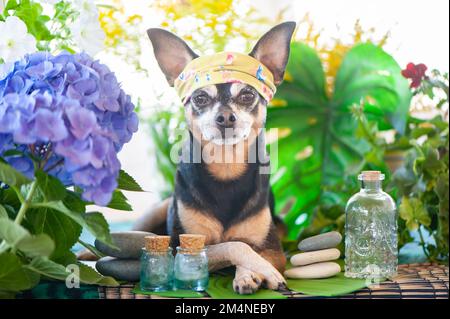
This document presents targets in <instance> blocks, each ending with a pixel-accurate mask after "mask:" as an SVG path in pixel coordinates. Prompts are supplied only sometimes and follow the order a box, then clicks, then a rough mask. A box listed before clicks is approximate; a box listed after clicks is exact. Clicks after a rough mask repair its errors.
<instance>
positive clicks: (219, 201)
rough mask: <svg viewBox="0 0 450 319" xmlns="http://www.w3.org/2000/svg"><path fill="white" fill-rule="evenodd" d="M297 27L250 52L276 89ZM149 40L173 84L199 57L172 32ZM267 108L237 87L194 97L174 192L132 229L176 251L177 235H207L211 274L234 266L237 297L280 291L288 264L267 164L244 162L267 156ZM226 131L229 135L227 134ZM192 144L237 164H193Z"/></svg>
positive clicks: (188, 104)
mask: <svg viewBox="0 0 450 319" xmlns="http://www.w3.org/2000/svg"><path fill="white" fill-rule="evenodd" d="M294 29H295V23H293V22H286V23H283V24H280V25H278V26H276V27H274V28H273V29H271V30H270V31H269V32H268V33H266V34H265V35H264V36H263V37H262V38H261V39H260V40H259V41H258V43H257V44H256V46H255V47H254V49H253V50H252V52H251V53H250V56H252V57H253V58H255V59H257V60H259V61H260V62H261V63H262V64H263V65H264V66H265V67H267V69H269V70H270V72H271V73H272V75H273V82H274V84H275V85H278V84H280V83H281V82H282V80H283V76H284V71H285V67H286V64H287V61H288V57H289V47H290V41H291V37H292V34H293V31H294ZM148 35H149V37H150V40H151V42H152V45H153V49H154V53H155V57H156V59H157V61H158V63H159V65H160V67H161V70H162V71H163V72H164V74H165V76H166V78H167V80H168V81H169V83H170V84H171V85H173V83H174V81H175V79H177V77H179V75H180V73H181V72H182V71H183V69H184V68H185V66H186V65H187V64H188V63H189V62H190V61H191V60H193V59H195V58H197V55H196V54H195V53H194V52H193V51H192V50H191V49H190V48H189V46H188V45H187V44H186V43H185V42H184V41H183V40H181V39H180V38H178V37H177V36H175V35H173V34H172V33H170V32H167V31H164V30H162V29H150V30H149V31H148ZM266 104H267V102H266V100H265V99H264V98H263V97H262V96H261V94H259V93H258V91H257V90H256V89H255V88H254V87H252V86H251V85H248V84H246V83H242V82H240V83H223V84H215V85H208V86H205V87H202V88H199V89H197V90H196V91H194V92H193V93H192V95H191V96H190V98H189V99H188V100H186V101H185V105H184V107H185V114H186V119H187V124H188V127H189V131H190V132H189V133H190V134H189V136H190V138H189V139H188V141H187V142H186V147H185V149H186V150H188V153H189V152H191V153H189V154H190V155H189V156H187V160H182V161H181V162H180V163H179V165H178V170H177V173H176V187H175V193H174V194H173V196H172V197H171V198H169V199H167V200H165V201H164V202H163V203H162V204H161V205H160V206H159V207H158V208H157V209H155V210H153V211H152V212H150V213H148V214H146V215H145V216H144V217H142V218H141V219H140V220H139V221H138V222H137V223H136V225H135V227H134V229H135V230H145V231H152V232H155V233H163V232H165V231H164V230H165V229H166V231H167V232H168V233H169V234H170V236H171V237H172V246H177V244H178V235H179V234H181V233H191V234H203V235H205V236H206V244H207V245H208V258H209V264H210V269H211V270H217V269H220V268H224V267H228V266H236V275H235V278H234V282H233V286H234V289H235V291H236V292H238V293H241V294H248V293H253V292H255V291H256V290H257V289H258V288H259V287H260V286H261V285H264V286H266V287H268V288H270V289H279V288H280V287H283V285H284V284H285V280H284V278H283V276H282V275H281V273H280V272H282V271H283V270H284V267H285V264H286V258H285V256H284V254H283V251H282V248H281V244H280V240H279V237H278V235H277V230H276V226H275V223H274V218H273V213H274V205H273V195H272V192H271V188H270V185H269V174H262V173H261V169H262V168H264V167H265V166H267V165H269V163H268V161H267V160H265V159H264V156H262V157H261V156H256V160H254V161H250V160H248V159H249V155H248V154H249V153H250V150H251V151H252V152H256V153H258V154H264V155H265V144H264V126H265V120H266V107H267V105H266ZM227 129H230V130H231V131H232V132H233V134H232V135H228V133H227V132H226V131H227ZM196 146H198V147H200V149H201V150H203V151H204V150H205V148H206V147H209V150H208V153H210V154H213V155H214V156H215V158H216V159H217V157H220V158H221V159H223V157H225V156H226V155H225V154H226V153H228V154H229V153H230V152H231V153H232V155H233V157H232V158H234V159H241V160H232V161H225V160H223V161H205V160H204V159H202V160H200V162H195V161H193V160H192V159H193V158H192V149H195V147H196ZM203 153H204V152H203ZM203 153H202V154H203ZM261 158H262V159H263V160H261ZM242 159H243V160H242ZM161 226H162V229H161V228H159V229H158V227H161ZM164 228H165V229H164Z"/></svg>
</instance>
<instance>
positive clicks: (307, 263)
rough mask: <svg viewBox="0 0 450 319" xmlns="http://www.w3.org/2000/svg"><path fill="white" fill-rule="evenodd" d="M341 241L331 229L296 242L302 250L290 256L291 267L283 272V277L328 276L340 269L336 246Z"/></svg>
mask: <svg viewBox="0 0 450 319" xmlns="http://www.w3.org/2000/svg"><path fill="white" fill-rule="evenodd" d="M341 241H342V236H341V234H340V233H338V232H336V231H333V232H329V233H325V234H320V235H317V236H313V237H309V238H306V239H304V240H302V241H301V242H300V243H299V244H298V248H299V250H300V251H302V252H301V253H299V254H296V255H294V256H292V257H291V264H292V266H293V268H291V269H288V270H286V271H285V272H284V275H285V277H287V278H294V279H318V278H328V277H332V276H334V275H336V274H337V273H339V272H340V271H341V267H340V266H339V264H337V263H336V262H334V261H335V260H337V259H339V257H340V251H339V250H338V249H337V248H336V246H338V245H339V243H340V242H341Z"/></svg>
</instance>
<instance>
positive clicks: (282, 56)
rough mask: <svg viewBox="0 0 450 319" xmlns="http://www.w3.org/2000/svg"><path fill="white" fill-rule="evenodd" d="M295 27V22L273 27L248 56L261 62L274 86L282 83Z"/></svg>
mask: <svg viewBox="0 0 450 319" xmlns="http://www.w3.org/2000/svg"><path fill="white" fill-rule="evenodd" d="M295 26H296V24H295V22H284V23H281V24H279V25H277V26H275V27H273V28H272V29H271V30H270V31H269V32H267V33H266V34H264V35H263V36H262V37H261V39H259V41H258V42H257V43H256V45H255V47H254V48H253V50H252V52H250V56H252V57H254V58H255V59H257V60H259V61H261V63H262V64H264V65H265V66H266V67H267V68H268V69H269V70H270V71H271V72H272V74H273V77H274V81H275V85H279V84H281V82H282V81H283V77H284V70H285V69H286V65H287V62H288V59H289V51H290V44H291V38H292V34H293V33H294V30H295Z"/></svg>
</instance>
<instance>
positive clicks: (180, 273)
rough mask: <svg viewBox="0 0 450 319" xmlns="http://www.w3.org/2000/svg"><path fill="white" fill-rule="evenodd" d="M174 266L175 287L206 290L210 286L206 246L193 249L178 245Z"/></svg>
mask: <svg viewBox="0 0 450 319" xmlns="http://www.w3.org/2000/svg"><path fill="white" fill-rule="evenodd" d="M174 268H175V269H174V288H175V289H183V290H194V291H204V290H206V288H207V287H208V281H209V273H208V257H207V255H206V248H203V249H200V250H191V249H186V248H182V247H177V255H176V256H175V266H174Z"/></svg>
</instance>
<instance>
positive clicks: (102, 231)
mask: <svg viewBox="0 0 450 319" xmlns="http://www.w3.org/2000/svg"><path fill="white" fill-rule="evenodd" d="M85 221H86V228H87V230H89V231H90V232H91V233H92V234H93V235H94V236H95V238H97V239H98V240H100V241H101V242H104V243H105V244H108V245H109V246H111V247H116V246H115V245H114V243H113V241H112V238H111V234H110V232H109V225H108V222H107V221H106V219H105V217H104V216H103V214H102V213H99V212H91V213H87V214H86V215H85Z"/></svg>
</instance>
